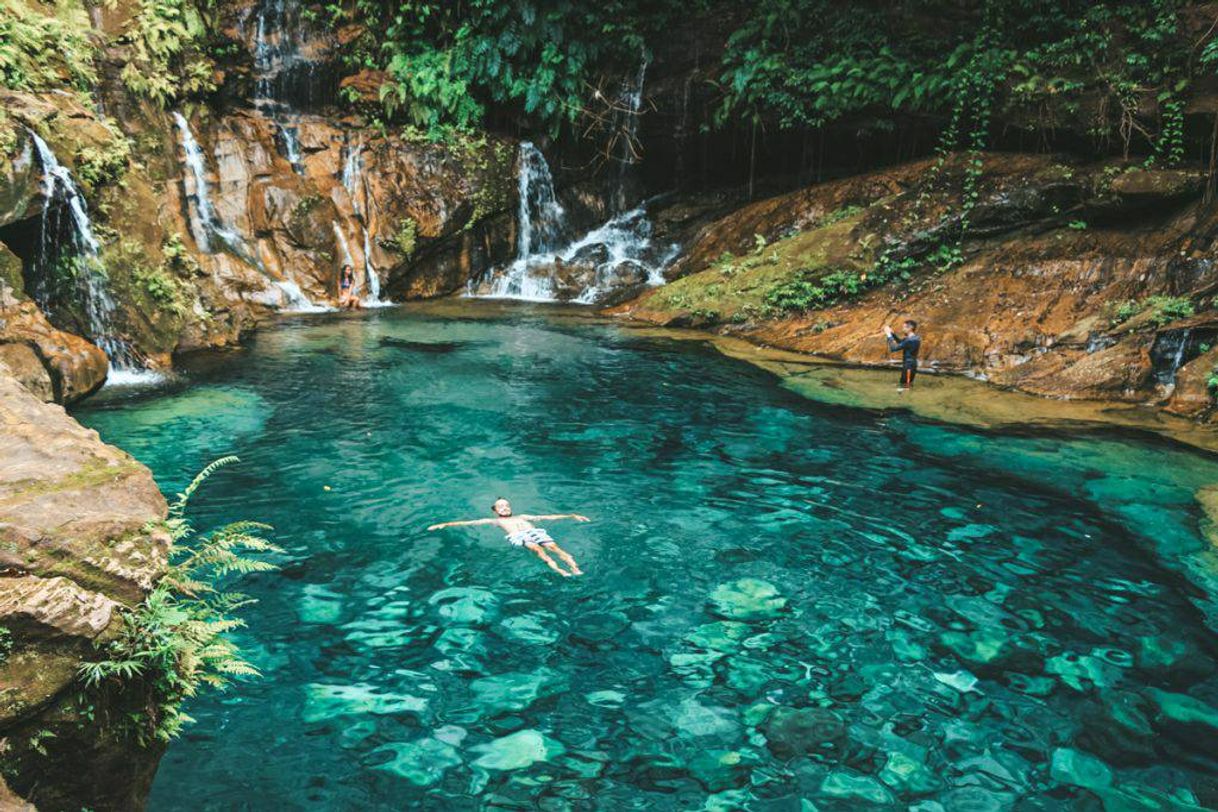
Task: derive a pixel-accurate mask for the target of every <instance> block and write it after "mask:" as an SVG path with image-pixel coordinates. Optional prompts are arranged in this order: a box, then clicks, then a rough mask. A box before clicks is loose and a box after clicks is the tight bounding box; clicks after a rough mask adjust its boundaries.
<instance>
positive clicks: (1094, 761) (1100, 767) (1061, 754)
mask: <svg viewBox="0 0 1218 812" xmlns="http://www.w3.org/2000/svg"><path fill="white" fill-rule="evenodd" d="M1049 774H1050V775H1051V776H1053V780H1055V781H1059V782H1061V783H1063V784H1069V785H1070V786H1074V787H1082V788H1084V789H1090V790H1102V789H1104V788H1105V787H1108V786H1110V785H1111V784H1112V770H1110V769H1108V766H1107V765H1105V764H1104V762H1102V761H1100V760H1099V759H1098V758H1096V757H1095V756H1092V755H1089V754H1087V753H1084V752H1081V751H1079V750H1072V749H1070V748H1068V747H1059V748H1057V749H1056V750H1054V751H1053V760H1052V763H1051V765H1050V767H1049Z"/></svg>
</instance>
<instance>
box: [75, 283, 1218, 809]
mask: <svg viewBox="0 0 1218 812" xmlns="http://www.w3.org/2000/svg"><path fill="white" fill-rule="evenodd" d="M484 304H485V306H480V305H479V303H471V302H469V301H468V300H467V301H466V302H464V304H463V305H462V306H463V307H464V308H465V310H466V312H469V313H470V314H471V315H470V316H469V317H466V318H458V317H454V315H453V312H454V311H453V309H452V306H451V305H449V306H447V307H448V308H449V309H448V310H444V309H443V308H430V307H418V306H408V307H406V308H403V309H402V310H400V311H392V312H390V311H380V312H377V313H373V314H361V315H360V316H359V317H347V316H345V315H332V316H325V317H321V318H320V319H312V320H310V319H301V320H299V321H296V322H285V323H284V324H282V325H280V327H278V328H277V329H276V330H274V331H270V332H264V333H260V334H259V335H258V336H257V337H256V339H255V340H254V341H253V343H252V345H251V346H250V347H249V348H248V350H246V351H245V352H243V353H242V354H241V356H240V357H238V358H233V357H232V356H224V357H221V358H220V359H218V360H216V361H213V362H209V363H203V362H200V363H199V364H198V365H196V366H195V368H193V369H191V370H189V371H188V375H187V377H188V378H189V380H190V381H191V383H190V385H189V386H188V387H186V388H181V389H178V390H176V391H173V392H170V393H165V394H161V395H159V396H155V397H152V398H144V399H129V400H111V401H110V402H109V403H102V404H98V405H94V406H92V407H89V408H86V409H82V410H79V411H78V412H77V415H78V416H79V418H80V419H81V420H82V421H83V422H85V423H86V424H87V425H90V426H93V427H95V428H97V429H98V430H99V431H100V432H101V434H102V436H103V437H104V438H105V439H106V440H108V441H111V442H114V443H117V444H119V445H121V446H122V447H124V448H125V449H127V450H129V451H130V452H131V453H132V454H134V455H135V456H136V457H137V458H139V459H140V460H142V461H143V462H145V463H146V464H148V465H149V466H150V467H151V468H152V470H153V471H154V473H155V474H156V476H157V478H158V481H159V482H160V484H161V485H162V487H163V488H164V489H165V490H166V491H167V492H173V491H176V490H177V489H179V488H180V487H181V486H182V485H183V484H184V483H185V482H186V481H187V480H188V479H189V478H190V476H191V475H192V474H193V473H194V472H195V471H197V470H198V469H199V468H200V467H202V466H203V465H204V464H205V463H207V462H208V461H210V460H212V459H214V458H216V457H218V456H220V455H222V454H227V453H230V452H237V453H239V454H240V455H241V457H242V463H241V464H240V465H239V466H237V467H234V468H229V469H225V470H224V471H223V472H222V473H220V474H218V475H217V476H216V477H215V478H214V479H213V480H212V481H211V482H210V483H208V485H207V486H206V488H205V489H204V490H203V491H202V492H200V494H199V495H198V497H197V499H196V501H195V504H194V519H195V521H196V522H197V523H198V524H200V525H202V526H207V525H210V524H213V523H218V522H222V521H229V520H234V519H239V518H253V519H260V520H264V521H268V522H271V523H273V524H274V525H275V526H276V533H275V537H276V539H277V540H278V541H279V543H280V544H282V545H283V546H284V547H285V548H286V549H287V550H288V554H287V555H286V556H285V557H284V559H283V560H282V561H281V562H280V563H281V564H282V569H281V570H280V571H278V572H277V573H273V574H267V575H258V576H255V577H250V578H247V579H245V581H244V583H243V587H244V588H245V589H246V590H247V591H249V592H251V593H252V594H253V595H255V596H256V597H257V598H258V599H259V601H260V602H259V603H258V604H257V605H256V606H254V607H251V608H250V609H249V610H248V611H247V613H246V617H247V619H248V621H249V628H248V629H247V630H245V631H244V632H243V633H242V634H241V639H242V642H243V643H244V644H245V645H246V646H248V647H249V649H250V650H251V652H252V656H253V659H254V661H255V662H256V663H257V664H258V665H259V666H260V667H261V668H262V669H263V671H264V674H265V676H264V678H263V679H260V680H256V681H252V682H249V683H247V684H243V685H241V686H240V687H239V688H238V689H236V690H231V691H229V692H227V693H224V694H211V695H208V696H206V697H203V698H201V699H199V700H198V701H195V702H193V703H191V706H190V707H189V708H188V711H189V713H190V714H191V715H192V716H194V717H195V718H197V720H198V722H197V724H195V725H194V726H193V727H191V728H190V729H189V731H188V732H187V733H186V735H185V736H184V737H183V738H181V739H180V740H178V741H177V742H175V743H174V744H173V745H171V746H170V748H169V750H168V753H167V755H166V756H165V759H164V761H163V762H162V765H161V768H160V772H159V774H158V776H157V780H156V784H155V786H154V788H153V793H152V800H151V803H150V808H151V809H155V810H176V809H182V810H187V809H189V810H199V809H277V810H278V809H306V808H312V809H402V808H408V807H411V806H412V805H416V804H421V805H427V806H428V808H436V809H474V808H484V807H488V806H497V807H503V808H522V809H523V808H543V809H567V808H580V809H584V808H602V809H643V808H647V809H682V810H684V809H699V808H703V807H706V808H723V809H741V808H749V809H799V808H800V804H799V799H801V798H802V799H806V800H808V801H810V802H811V803H813V804H815V808H819V809H859V808H870V807H873V806H875V805H877V804H886V803H892V804H898V805H900V806H901V807H905V806H909V805H914V804H921V806H919V807H918V808H921V809H928V810H929V809H949V810H986V809H1014V808H1020V809H1078V808H1099V805H1098V804H1099V802H1101V801H1102V802H1103V803H1104V804H1106V805H1107V806H1108V808H1156V809H1159V808H1179V809H1185V808H1193V806H1196V805H1200V806H1213V805H1215V804H1218V764H1216V763H1215V760H1214V758H1215V753H1214V746H1213V742H1214V741H1215V739H1214V738H1213V735H1212V733H1213V731H1214V730H1218V727H1214V725H1218V717H1216V718H1209V717H1207V716H1206V712H1205V711H1204V710H1203V709H1204V708H1206V707H1209V708H1211V709H1212V708H1213V707H1215V706H1218V679H1216V678H1215V676H1214V667H1215V653H1214V651H1215V649H1214V640H1215V638H1214V636H1213V635H1212V633H1211V632H1210V631H1209V630H1208V628H1207V627H1206V625H1205V622H1204V620H1203V616H1202V613H1201V611H1200V610H1199V609H1198V608H1197V605H1195V604H1194V603H1193V602H1191V601H1190V600H1189V599H1186V597H1184V596H1183V593H1184V592H1185V591H1186V590H1185V589H1184V587H1183V582H1182V580H1181V579H1180V578H1179V577H1178V576H1177V575H1174V574H1172V573H1171V572H1169V571H1167V570H1165V569H1163V568H1161V567H1159V566H1157V565H1156V564H1155V563H1154V561H1155V559H1154V557H1153V556H1152V555H1150V554H1149V552H1148V551H1149V550H1151V549H1154V548H1156V547H1158V548H1159V549H1162V550H1167V551H1170V552H1172V553H1173V554H1174V555H1181V556H1189V555H1193V556H1196V555H1202V554H1203V553H1204V552H1205V551H1206V550H1208V547H1207V546H1206V545H1207V542H1205V541H1203V539H1202V537H1201V536H1200V534H1199V531H1198V521H1199V512H1198V510H1197V507H1196V503H1195V501H1194V499H1193V492H1194V490H1195V489H1196V488H1198V487H1200V486H1202V485H1205V484H1208V483H1211V482H1215V481H1218V465H1215V463H1214V462H1213V461H1211V460H1210V459H1207V458H1204V457H1202V456H1200V455H1195V454H1192V453H1189V452H1185V451H1181V450H1178V449H1174V448H1171V447H1168V446H1166V445H1164V444H1160V443H1149V442H1146V441H1143V440H1139V439H1136V438H1132V437H1130V436H1124V435H1111V434H1103V435H1096V434H1085V435H1084V434H1080V435H1077V436H1068V435H1054V436H1045V435H1015V434H995V433H978V432H973V431H969V430H965V429H961V428H954V427H947V426H942V425H937V424H933V423H927V422H919V421H916V420H914V419H912V418H908V417H905V416H902V415H901V414H897V413H882V412H873V411H868V410H863V409H850V408H846V407H842V406H828V405H822V404H818V403H815V402H811V401H808V400H804V399H801V398H799V397H798V396H796V395H795V394H793V393H792V392H789V391H787V390H786V389H784V388H783V387H782V385H781V384H780V382H779V381H778V380H777V379H776V378H774V377H772V376H770V375H769V374H767V373H765V372H762V371H760V370H758V369H756V368H754V367H751V366H748V365H745V364H742V363H740V362H736V361H732V360H729V359H726V358H724V357H721V356H719V355H717V354H716V353H715V352H714V351H713V350H711V349H709V348H707V347H704V346H701V345H698V344H695V343H693V342H688V341H681V342H678V341H663V340H657V339H648V338H643V337H640V336H638V335H632V334H631V333H630V332H629V331H627V330H625V329H623V328H621V327H618V326H614V325H610V324H601V323H594V322H589V321H587V320H582V321H581V320H577V319H576V318H574V317H568V316H565V315H563V314H562V312H561V311H556V310H547V309H528V308H524V309H521V308H517V309H509V308H503V307H500V306H499V305H498V304H495V303H484ZM419 342H423V343H431V344H433V346H420V345H419ZM914 396H916V393H915V395H914ZM499 495H506V496H508V497H510V498H511V499H512V500H513V502H514V503H515V505H516V506H517V509H518V510H522V511H535V512H549V511H562V512H565V511H578V512H583V513H586V514H588V515H589V516H591V517H592V518H593V519H594V521H593V522H592V523H591V524H578V525H577V524H573V523H557V522H556V523H553V524H552V525H550V530H551V532H552V533H553V534H554V536H555V537H556V538H557V539H559V540H560V541H561V542H562V543H563V544H564V546H566V547H567V549H569V550H570V551H571V552H572V553H574V555H575V556H576V557H577V558H578V559H579V561H580V563H581V565H582V566H583V567H584V568H585V570H586V571H587V575H586V576H585V577H583V578H578V579H575V578H572V579H560V578H558V577H556V576H554V575H552V574H551V573H550V572H548V571H547V570H545V569H544V568H543V567H542V566H540V565H539V563H538V562H537V561H536V560H535V559H533V557H532V556H530V555H529V554H527V553H525V552H521V551H518V550H514V549H512V548H510V547H509V546H508V545H507V544H506V543H505V541H504V540H503V538H502V536H501V535H499V534H498V533H497V532H495V531H493V530H490V529H477V528H469V529H452V530H446V531H442V532H439V533H427V532H426V531H425V528H426V526H427V525H428V524H430V523H432V522H437V521H442V520H451V519H460V518H477V517H481V516H485V515H486V514H487V513H488V508H489V505H490V503H491V501H492V500H493V499H494V498H495V497H496V496H499ZM1191 597H1192V598H1193V599H1194V600H1196V601H1197V604H1199V605H1204V603H1205V596H1204V595H1201V594H1198V593H1194V594H1192V595H1191ZM1163 692H1167V693H1163ZM1173 694H1175V695H1188V696H1189V697H1191V700H1189V701H1190V702H1191V701H1195V702H1198V703H1202V704H1199V705H1195V706H1193V705H1189V706H1188V707H1189V708H1191V709H1192V711H1191V716H1190V718H1191V719H1192V721H1179V718H1178V717H1180V716H1181V713H1180V712H1179V710H1180V708H1181V707H1183V706H1184V705H1185V704H1187V703H1186V702H1185V700H1183V699H1180V698H1178V697H1176V698H1173V697H1172V695H1173ZM1198 708H1200V709H1202V710H1198ZM1184 715H1185V716H1188V715H1189V714H1184ZM1173 719H1175V721H1173ZM1207 719H1209V721H1208V722H1207V721H1206V720H1207ZM1207 725H1210V727H1207ZM804 808H811V807H807V806H805V807H804Z"/></svg>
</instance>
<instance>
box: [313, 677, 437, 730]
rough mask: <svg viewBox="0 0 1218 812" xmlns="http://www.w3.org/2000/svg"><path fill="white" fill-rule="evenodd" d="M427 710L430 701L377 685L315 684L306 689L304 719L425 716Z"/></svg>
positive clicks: (358, 683) (314, 720) (316, 720)
mask: <svg viewBox="0 0 1218 812" xmlns="http://www.w3.org/2000/svg"><path fill="white" fill-rule="evenodd" d="M426 708H427V700H426V699H421V698H419V697H416V696H410V695H408V694H395V693H386V692H382V691H381V690H379V689H378V688H377V687H376V686H375V685H369V684H368V683H365V682H357V683H355V684H353V685H333V684H325V683H312V684H309V685H306V686H305V703H304V708H303V709H302V711H301V714H300V717H301V719H303V720H304V721H305V722H307V723H310V724H312V723H314V722H322V721H325V720H326V719H333V718H335V717H338V716H347V715H352V716H358V715H360V714H365V713H372V714H377V715H390V714H396V713H421V712H423V711H424V710H425V709H426Z"/></svg>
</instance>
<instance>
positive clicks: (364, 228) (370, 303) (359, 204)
mask: <svg viewBox="0 0 1218 812" xmlns="http://www.w3.org/2000/svg"><path fill="white" fill-rule="evenodd" d="M341 181H342V184H343V188H344V189H346V190H347V195H348V197H350V198H351V208H352V210H353V211H354V212H355V219H356V220H357V221H359V227H360V232H361V233H362V235H363V243H364V244H363V248H364V278H365V281H366V283H367V287H368V291H367V295H366V296H365V297H364V299H363V301H362V303H363V304H364V305H365V306H366V307H377V306H382V305H387V304H389V303H388V302H383V301H381V280H380V278H379V277H378V276H377V273H376V267H375V266H374V265H373V264H372V235H371V234H370V233H369V232H368V214H367V213H366V212H365V211H364V208H366V207H365V205H364V202H365V201H364V145H363V144H356V145H355V146H354V147H348V149H347V155H346V158H344V159H343V173H342V177H341ZM335 233H339V232H338V225H337V224H335ZM345 245H346V242H345V240H344V250H345V251H346V253H347V256H348V260H347V261H348V262H350V261H351V260H350V255H351V252H350V251H349V250H346V248H345ZM351 267H353V268H354V267H355V264H354V263H352V264H351Z"/></svg>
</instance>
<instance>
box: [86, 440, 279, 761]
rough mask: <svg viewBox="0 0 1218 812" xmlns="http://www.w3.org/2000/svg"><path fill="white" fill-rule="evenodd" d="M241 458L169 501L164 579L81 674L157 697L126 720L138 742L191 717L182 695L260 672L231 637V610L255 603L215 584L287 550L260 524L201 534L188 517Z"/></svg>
mask: <svg viewBox="0 0 1218 812" xmlns="http://www.w3.org/2000/svg"><path fill="white" fill-rule="evenodd" d="M235 462H237V458H236V457H232V456H229V457H222V458H220V459H218V460H216V461H215V462H213V463H211V464H210V465H208V466H207V467H206V468H204V469H203V470H202V471H201V472H199V474H198V476H196V477H195V478H194V479H193V480H191V482H190V484H189V485H187V486H186V487H185V488H184V489H183V490H182V492H181V493H179V494H178V496H177V499H176V500H175V501H174V502H173V504H172V505H171V506H170V509H169V511H170V518H169V519H168V520H167V522H166V523H165V524H166V526H167V527H168V529H169V530H170V534H171V536H172V538H173V544H172V545H171V547H170V563H169V566H168V568H167V570H166V572H165V574H164V576H163V577H162V578H161V579H160V580H159V581H158V582H157V585H156V586H155V587H154V588H153V590H152V591H151V592H150V593H149V594H148V597H147V598H146V599H145V600H144V602H143V603H142V604H140V605H139V606H138V607H136V608H135V609H134V610H131V611H129V612H127V613H126V614H125V615H124V616H123V628H122V631H121V632H120V634H119V636H118V637H117V638H116V639H114V640H112V641H110V642H108V643H105V644H103V645H102V646H101V647H100V653H101V657H100V658H99V659H97V660H95V661H92V662H88V663H85V664H83V665H81V667H80V670H79V678H80V680H81V682H82V683H83V684H84V685H85V687H86V688H88V689H90V690H94V691H108V690H121V689H122V688H123V687H124V686H125V685H127V684H129V683H130V682H131V681H132V680H135V679H137V678H138V679H140V680H142V681H143V682H144V683H145V684H147V685H148V686H149V687H150V689H151V696H152V699H151V701H150V702H149V704H148V707H146V708H144V709H143V710H142V711H141V712H136V713H132V714H129V715H128V718H127V722H128V723H129V725H130V728H131V729H132V732H133V733H134V735H135V737H136V738H137V739H138V740H139V741H140V742H141V743H145V744H146V743H148V742H151V741H154V740H159V741H168V740H169V739H171V738H173V737H174V736H176V735H178V733H179V732H180V731H181V729H182V727H183V726H184V725H186V724H189V723H190V722H191V721H192V720H191V719H190V717H189V716H187V715H186V714H184V713H182V710H181V705H182V702H183V700H185V699H188V698H189V697H192V696H195V695H196V694H197V693H198V692H199V690H200V689H201V688H203V687H208V688H215V689H223V688H224V687H226V686H227V685H228V684H229V682H230V681H231V680H232V679H234V678H246V677H256V676H259V672H258V669H257V668H255V667H254V666H253V665H252V664H250V663H249V662H248V661H246V660H245V659H244V658H243V657H242V656H241V651H240V649H239V648H238V647H237V645H236V644H235V643H233V642H232V640H230V639H229V638H228V637H227V636H226V635H227V634H228V633H229V632H232V631H234V630H236V629H239V628H242V627H243V626H244V625H245V622H244V621H243V620H241V619H240V618H238V617H235V616H234V615H233V613H234V612H235V611H236V610H238V609H240V608H242V607H244V606H248V605H249V604H251V603H253V600H252V599H251V598H249V597H247V596H246V595H243V594H241V593H239V592H230V591H224V590H221V589H220V588H219V586H218V584H220V583H221V582H222V581H224V580H225V579H226V578H227V577H228V576H231V575H247V574H250V573H254V572H267V571H269V570H273V569H275V565H274V564H272V563H270V562H268V561H265V560H262V559H259V558H254V557H251V556H252V555H255V554H266V553H278V552H282V551H281V550H280V549H279V548H278V547H276V546H275V545H274V544H272V543H270V542H269V541H267V540H266V539H264V538H262V537H261V536H260V535H258V534H259V533H260V532H262V531H265V530H268V529H269V527H268V525H265V524H262V523H260V522H250V521H243V522H234V523H232V524H229V525H225V526H223V527H220V528H218V529H216V530H214V531H212V532H211V533H207V534H197V533H195V532H194V530H193V529H192V528H191V527H190V525H189V524H188V523H187V522H186V520H185V511H186V507H187V504H188V502H189V500H190V498H191V496H193V495H194V493H195V492H196V491H197V490H198V489H199V488H200V487H201V486H202V485H203V483H204V482H205V481H206V480H207V479H208V478H209V477H210V476H211V475H212V474H214V473H215V472H216V471H217V470H219V469H220V468H222V467H224V466H226V465H230V464H232V463H235Z"/></svg>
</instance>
